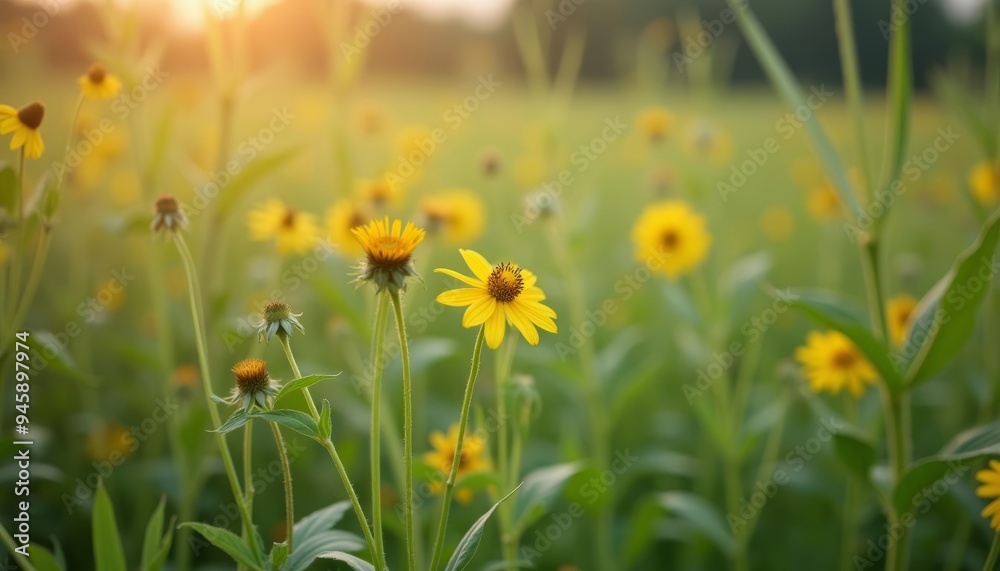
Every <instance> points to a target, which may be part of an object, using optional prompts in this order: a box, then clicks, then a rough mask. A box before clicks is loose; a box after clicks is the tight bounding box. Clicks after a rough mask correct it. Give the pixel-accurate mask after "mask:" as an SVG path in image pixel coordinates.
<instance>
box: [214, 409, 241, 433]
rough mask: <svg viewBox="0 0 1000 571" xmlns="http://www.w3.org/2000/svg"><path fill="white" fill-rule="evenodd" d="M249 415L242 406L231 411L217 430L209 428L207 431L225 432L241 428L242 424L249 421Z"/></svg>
mask: <svg viewBox="0 0 1000 571" xmlns="http://www.w3.org/2000/svg"><path fill="white" fill-rule="evenodd" d="M250 420H251V416H250V415H249V414H247V412H246V411H245V410H243V409H242V408H241V409H239V410H237V411H236V412H234V413H233V415H232V416H230V417H229V419H228V420H226V422H223V423H222V426H220V427H219V428H218V429H217V430H209V432H221V433H222V434H226V433H227V432H232V431H234V430H236V429H238V428H242V427H243V425H245V424H246V423H248V422H250Z"/></svg>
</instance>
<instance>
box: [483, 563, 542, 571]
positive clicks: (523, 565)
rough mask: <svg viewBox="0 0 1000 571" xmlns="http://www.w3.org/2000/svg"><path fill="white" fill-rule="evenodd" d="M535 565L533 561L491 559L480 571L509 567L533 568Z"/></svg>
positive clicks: (502, 569) (494, 570)
mask: <svg viewBox="0 0 1000 571" xmlns="http://www.w3.org/2000/svg"><path fill="white" fill-rule="evenodd" d="M532 568H534V565H533V564H532V563H531V561H513V562H511V563H508V562H506V561H490V562H489V563H487V564H486V565H483V568H482V569H480V571H506V570H507V569H532Z"/></svg>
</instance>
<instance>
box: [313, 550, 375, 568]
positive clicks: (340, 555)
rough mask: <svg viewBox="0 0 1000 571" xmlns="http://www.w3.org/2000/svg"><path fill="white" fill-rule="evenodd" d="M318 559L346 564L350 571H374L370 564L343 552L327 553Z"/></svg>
mask: <svg viewBox="0 0 1000 571" xmlns="http://www.w3.org/2000/svg"><path fill="white" fill-rule="evenodd" d="M319 557H320V559H332V560H334V561H340V562H341V563H346V564H347V566H348V567H350V568H351V569H352V571H375V566H374V565H372V564H371V563H369V562H367V561H365V560H364V559H360V558H358V557H355V556H353V555H351V554H350V553H344V552H343V551H328V552H326V553H321V554H320V555H319Z"/></svg>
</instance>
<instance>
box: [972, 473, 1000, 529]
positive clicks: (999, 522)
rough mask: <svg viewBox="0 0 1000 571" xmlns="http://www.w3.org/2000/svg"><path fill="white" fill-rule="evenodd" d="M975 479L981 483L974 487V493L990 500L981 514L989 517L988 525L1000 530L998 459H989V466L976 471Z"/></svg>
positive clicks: (999, 474) (999, 475)
mask: <svg viewBox="0 0 1000 571" xmlns="http://www.w3.org/2000/svg"><path fill="white" fill-rule="evenodd" d="M976 479H977V480H979V482H980V483H981V484H982V486H979V487H978V488H976V495H977V496H979V497H980V498H988V499H991V500H992V501H991V502H990V503H989V504H987V505H986V507H985V508H983V511H982V515H983V517H988V518H990V527H992V528H993V529H995V530H997V531H1000V460H990V466H989V468H987V469H985V470H980V471H978V472H976Z"/></svg>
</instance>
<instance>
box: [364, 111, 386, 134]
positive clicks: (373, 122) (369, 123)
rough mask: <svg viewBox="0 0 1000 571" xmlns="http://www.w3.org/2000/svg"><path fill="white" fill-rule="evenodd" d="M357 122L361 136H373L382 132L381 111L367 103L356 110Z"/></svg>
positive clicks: (383, 117) (383, 120) (382, 116)
mask: <svg viewBox="0 0 1000 571" xmlns="http://www.w3.org/2000/svg"><path fill="white" fill-rule="evenodd" d="M357 120H358V127H359V128H360V129H361V132H362V133H363V134H365V135H374V134H376V133H378V132H379V131H381V130H382V124H383V123H384V122H385V116H384V115H383V113H382V110H381V109H379V108H378V107H376V106H375V105H372V104H370V103H369V104H366V105H364V106H362V107H361V108H360V109H358V111H357Z"/></svg>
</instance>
